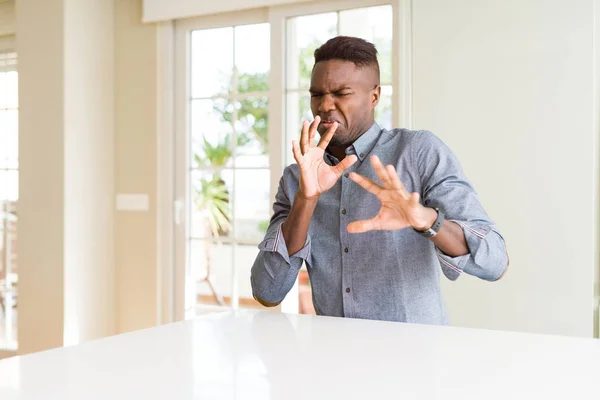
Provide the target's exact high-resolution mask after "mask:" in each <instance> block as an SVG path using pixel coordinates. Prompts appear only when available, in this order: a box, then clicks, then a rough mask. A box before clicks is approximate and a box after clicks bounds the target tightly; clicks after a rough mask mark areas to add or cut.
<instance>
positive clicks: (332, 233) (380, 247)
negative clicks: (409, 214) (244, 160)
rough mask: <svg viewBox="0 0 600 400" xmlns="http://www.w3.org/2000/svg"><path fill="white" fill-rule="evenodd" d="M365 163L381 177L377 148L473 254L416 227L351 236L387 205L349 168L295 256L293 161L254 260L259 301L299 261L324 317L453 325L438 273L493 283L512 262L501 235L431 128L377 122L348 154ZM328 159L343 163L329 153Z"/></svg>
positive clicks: (291, 275) (278, 288) (275, 290)
mask: <svg viewBox="0 0 600 400" xmlns="http://www.w3.org/2000/svg"><path fill="white" fill-rule="evenodd" d="M346 154H356V155H357V156H358V161H357V162H356V163H355V164H354V165H353V166H352V167H350V169H348V171H346V172H351V171H354V172H356V173H358V174H361V175H364V176H366V177H368V178H370V179H372V180H374V181H375V182H379V179H378V177H377V175H376V173H375V171H374V169H373V167H372V165H371V162H370V161H369V156H371V155H372V154H376V155H377V156H378V157H379V158H380V159H381V162H382V163H383V165H387V164H393V165H394V166H395V167H396V170H397V171H398V174H399V177H400V180H401V181H402V183H403V184H404V186H405V187H406V190H408V191H409V192H411V193H412V192H418V193H420V195H421V201H422V202H423V204H424V205H426V206H429V207H439V208H440V209H441V210H443V211H444V213H445V214H446V218H447V219H449V220H452V221H454V222H455V223H457V224H459V225H460V226H461V227H462V229H463V232H464V234H465V237H466V241H467V245H468V247H469V254H466V255H464V256H460V257H449V256H448V255H446V254H444V253H442V252H441V251H440V250H439V249H438V248H436V247H435V245H434V244H433V242H431V241H430V240H429V239H427V238H424V237H422V236H421V235H419V234H418V233H416V232H415V231H414V230H413V229H411V228H407V229H402V230H396V231H370V232H365V233H355V234H351V233H349V232H348V230H347V225H348V223H350V222H352V221H357V220H362V219H368V218H372V217H374V216H375V215H377V213H378V212H379V209H380V206H381V203H380V201H379V200H378V199H377V198H376V197H375V195H373V194H371V193H370V192H368V191H366V190H365V189H363V188H362V187H360V186H359V185H358V184H356V183H355V182H353V181H352V180H350V179H349V178H348V174H344V175H343V176H342V178H340V179H339V180H338V182H337V183H336V184H335V186H334V187H333V188H331V189H330V190H328V191H327V192H325V193H323V194H322V195H321V197H320V198H319V201H318V204H317V206H316V209H315V212H314V214H313V217H312V220H311V223H310V228H309V232H308V237H307V241H306V244H305V246H304V248H302V249H301V250H300V251H298V252H297V253H296V254H292V255H289V254H288V252H287V247H286V244H285V240H284V238H283V235H282V232H281V224H282V223H283V221H285V219H286V217H287V215H288V213H289V211H290V209H291V206H292V203H293V201H294V196H295V195H296V192H297V191H298V187H299V168H298V166H297V165H296V164H293V165H290V166H288V167H287V168H286V169H285V170H284V173H283V176H282V178H281V180H280V182H279V188H278V192H277V196H276V201H275V204H274V205H273V211H274V214H273V216H272V218H271V221H270V225H269V228H268V230H267V233H266V236H265V239H264V240H263V241H262V243H261V244H260V245H259V250H260V251H259V254H258V256H257V258H256V260H255V262H254V265H253V266H252V272H251V278H250V279H251V284H252V290H253V293H254V296H255V297H258V298H260V299H262V300H264V301H268V302H271V303H278V302H280V301H282V300H283V298H284V297H285V296H286V294H287V293H288V292H289V290H290V289H291V288H292V286H293V285H294V282H295V280H296V278H297V276H298V271H299V270H300V268H301V267H302V263H303V262H306V267H307V270H308V273H309V276H310V283H311V287H312V293H313V304H314V307H315V310H316V312H317V314H320V315H329V316H340V317H351V318H366V319H377V320H389V321H401V322H414V323H430V324H447V323H448V317H447V314H446V310H445V306H444V301H443V298H442V293H441V289H440V270H441V271H442V272H443V274H444V275H445V276H446V277H447V278H448V279H451V280H455V279H457V278H458V277H459V276H460V275H461V274H462V273H463V272H464V273H467V274H470V275H474V276H477V277H479V278H482V279H485V280H496V279H498V278H499V277H500V276H501V275H502V273H503V272H504V270H505V268H506V266H507V264H508V255H507V253H506V249H505V244H504V240H503V238H502V236H501V235H500V233H499V232H498V230H497V228H496V227H495V225H494V223H493V222H492V221H491V220H490V218H489V217H488V216H487V214H486V212H485V211H484V209H483V207H482V205H481V204H480V202H479V199H478V196H477V194H476V192H475V190H474V188H473V187H472V185H471V184H470V183H469V181H468V180H467V178H466V177H465V175H464V173H463V171H462V169H461V167H460V165H459V162H458V161H457V159H456V158H455V156H454V155H453V153H452V152H451V151H450V149H449V148H448V147H447V146H446V145H445V144H444V143H443V142H442V141H441V140H440V139H439V138H437V137H436V136H435V135H433V134H432V133H431V132H427V131H410V130H406V129H393V130H391V131H388V130H385V129H381V128H380V127H379V126H378V125H377V124H374V125H373V126H372V127H371V128H370V129H369V130H368V131H367V132H366V133H364V134H363V135H362V136H361V137H360V138H358V139H357V140H356V141H355V142H354V143H353V145H352V146H350V147H349V148H348V149H347V150H346ZM325 161H326V162H327V163H328V164H336V163H337V162H338V160H337V159H336V158H335V157H334V156H332V155H331V154H329V153H326V156H325Z"/></svg>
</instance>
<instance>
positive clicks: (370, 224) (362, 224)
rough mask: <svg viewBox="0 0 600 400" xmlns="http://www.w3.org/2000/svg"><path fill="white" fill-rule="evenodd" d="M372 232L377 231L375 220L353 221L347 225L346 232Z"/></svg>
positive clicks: (376, 221) (377, 226) (377, 222)
mask: <svg viewBox="0 0 600 400" xmlns="http://www.w3.org/2000/svg"><path fill="white" fill-rule="evenodd" d="M373 230H379V221H378V220H377V218H372V219H365V220H362V221H354V222H350V223H349V224H348V232H350V233H362V232H368V231H373Z"/></svg>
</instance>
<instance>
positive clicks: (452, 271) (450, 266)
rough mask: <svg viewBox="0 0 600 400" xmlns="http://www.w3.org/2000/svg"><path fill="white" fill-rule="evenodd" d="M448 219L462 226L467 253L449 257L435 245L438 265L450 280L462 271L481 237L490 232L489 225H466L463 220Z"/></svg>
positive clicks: (483, 237)
mask: <svg viewBox="0 0 600 400" xmlns="http://www.w3.org/2000/svg"><path fill="white" fill-rule="evenodd" d="M449 221H450V222H454V223H456V224H458V225H459V226H460V227H461V228H462V230H463V232H464V234H465V240H466V242H467V247H468V249H469V253H467V254H464V255H462V256H458V257H450V256H449V255H447V254H445V253H444V252H442V251H441V250H440V249H438V248H437V247H436V248H435V249H436V253H437V257H438V260H439V261H440V265H441V266H442V271H443V272H444V275H446V277H447V278H448V279H450V280H456V279H458V277H459V276H460V274H462V273H463V271H464V269H465V266H466V265H467V261H468V260H469V258H470V257H471V256H472V255H473V254H477V250H478V249H479V247H480V245H481V242H482V241H483V239H485V237H486V236H487V234H488V233H489V232H490V230H491V228H490V226H489V225H479V226H477V225H474V226H471V225H467V224H466V223H465V222H463V221H457V220H449Z"/></svg>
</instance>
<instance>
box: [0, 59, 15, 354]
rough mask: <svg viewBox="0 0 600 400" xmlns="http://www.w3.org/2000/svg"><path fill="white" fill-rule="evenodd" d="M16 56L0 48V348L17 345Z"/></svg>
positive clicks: (11, 347)
mask: <svg viewBox="0 0 600 400" xmlns="http://www.w3.org/2000/svg"><path fill="white" fill-rule="evenodd" d="M17 83H18V75H17V55H16V53H14V52H12V51H6V50H5V51H2V49H0V349H3V350H16V348H17V334H16V329H17V321H16V319H17V313H16V295H17V293H16V288H17V282H18V269H17V255H16V241H17V237H16V235H17V200H18V194H19V184H18V179H19V172H18V169H19V165H18V126H17V125H18V115H17V114H18V105H17V103H18V92H17Z"/></svg>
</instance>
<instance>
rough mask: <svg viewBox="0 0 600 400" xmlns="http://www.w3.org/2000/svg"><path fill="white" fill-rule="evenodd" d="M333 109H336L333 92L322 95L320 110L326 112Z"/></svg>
mask: <svg viewBox="0 0 600 400" xmlns="http://www.w3.org/2000/svg"><path fill="white" fill-rule="evenodd" d="M333 110H335V102H334V101H333V96H332V95H331V94H325V95H323V96H322V97H321V102H320V103H319V112H322V113H326V112H329V111H333Z"/></svg>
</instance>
